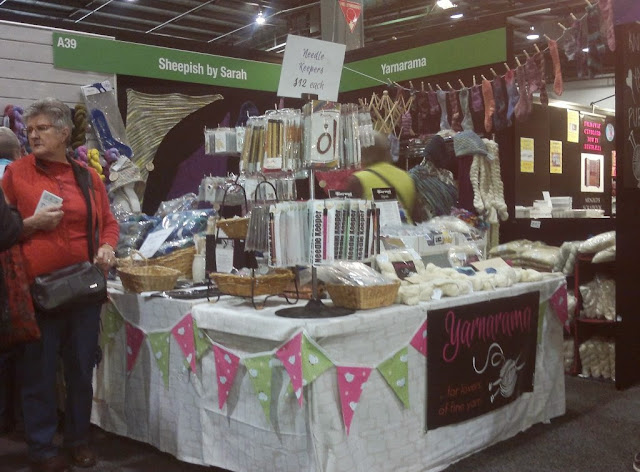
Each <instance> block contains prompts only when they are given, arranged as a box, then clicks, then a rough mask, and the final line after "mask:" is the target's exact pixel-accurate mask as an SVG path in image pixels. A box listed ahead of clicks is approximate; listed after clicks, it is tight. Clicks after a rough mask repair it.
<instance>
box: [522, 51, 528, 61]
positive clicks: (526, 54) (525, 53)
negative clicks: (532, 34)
mask: <svg viewBox="0 0 640 472" xmlns="http://www.w3.org/2000/svg"><path fill="white" fill-rule="evenodd" d="M522 52H523V53H524V55H525V56H527V59H529V53H528V52H527V50H526V49H523V50H522Z"/></svg>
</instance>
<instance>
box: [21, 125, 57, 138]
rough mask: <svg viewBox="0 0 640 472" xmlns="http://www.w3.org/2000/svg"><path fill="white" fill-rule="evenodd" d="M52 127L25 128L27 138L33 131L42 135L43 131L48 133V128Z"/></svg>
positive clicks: (51, 126)
mask: <svg viewBox="0 0 640 472" xmlns="http://www.w3.org/2000/svg"><path fill="white" fill-rule="evenodd" d="M53 127H54V126H53V125H38V126H29V127H28V128H27V136H29V135H30V134H31V133H33V132H34V131H37V132H38V134H40V133H44V132H45V131H48V130H49V128H53Z"/></svg>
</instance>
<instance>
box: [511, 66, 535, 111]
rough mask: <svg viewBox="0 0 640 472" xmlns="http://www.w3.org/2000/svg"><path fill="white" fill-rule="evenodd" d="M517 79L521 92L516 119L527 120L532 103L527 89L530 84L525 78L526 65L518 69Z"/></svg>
mask: <svg viewBox="0 0 640 472" xmlns="http://www.w3.org/2000/svg"><path fill="white" fill-rule="evenodd" d="M516 80H517V81H518V93H519V94H520V98H518V104H517V105H516V108H515V115H516V120H518V121H526V120H527V118H529V115H530V114H531V106H532V105H531V98H530V95H529V91H528V90H527V88H528V86H527V79H526V78H525V73H524V66H521V67H518V68H517V69H516Z"/></svg>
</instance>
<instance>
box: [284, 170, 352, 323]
mask: <svg viewBox="0 0 640 472" xmlns="http://www.w3.org/2000/svg"><path fill="white" fill-rule="evenodd" d="M309 198H310V200H315V176H314V172H313V167H310V168H309ZM311 290H312V291H311V299H310V300H309V302H308V303H307V304H306V305H304V306H294V307H291V308H283V309H281V310H278V311H276V315H277V316H281V317H283V318H335V317H339V316H346V315H351V314H352V313H354V310H351V309H349V308H342V307H334V306H327V305H325V304H324V303H323V302H322V300H321V299H320V297H319V296H318V270H317V269H316V267H315V265H312V266H311Z"/></svg>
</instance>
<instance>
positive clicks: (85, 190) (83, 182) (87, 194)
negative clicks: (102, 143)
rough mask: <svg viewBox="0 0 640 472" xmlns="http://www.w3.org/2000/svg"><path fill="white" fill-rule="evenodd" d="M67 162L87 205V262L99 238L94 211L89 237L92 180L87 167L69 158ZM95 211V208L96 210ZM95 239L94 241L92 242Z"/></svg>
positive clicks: (91, 209) (97, 245)
mask: <svg viewBox="0 0 640 472" xmlns="http://www.w3.org/2000/svg"><path fill="white" fill-rule="evenodd" d="M69 163H70V164H71V169H72V170H73V175H74V177H75V179H76V182H77V183H78V186H79V187H80V190H81V191H82V195H83V196H84V200H85V203H86V205H87V215H88V218H87V240H88V242H89V245H88V247H89V262H93V258H94V257H95V255H96V253H97V251H98V247H99V245H100V238H99V234H100V233H99V228H98V225H99V220H98V218H97V213H96V231H95V234H94V237H93V238H92V237H91V234H92V233H93V205H92V204H91V194H92V193H93V181H92V179H91V173H90V171H89V169H87V168H85V167H82V166H81V165H80V164H78V163H76V162H75V161H74V160H73V159H71V158H70V159H69ZM96 211H97V210H96ZM94 241H95V242H94Z"/></svg>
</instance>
